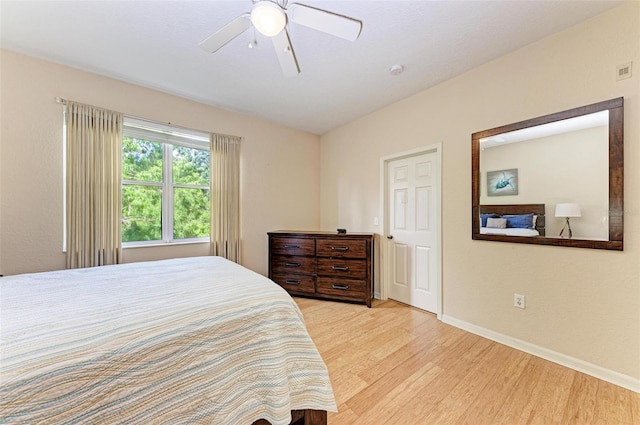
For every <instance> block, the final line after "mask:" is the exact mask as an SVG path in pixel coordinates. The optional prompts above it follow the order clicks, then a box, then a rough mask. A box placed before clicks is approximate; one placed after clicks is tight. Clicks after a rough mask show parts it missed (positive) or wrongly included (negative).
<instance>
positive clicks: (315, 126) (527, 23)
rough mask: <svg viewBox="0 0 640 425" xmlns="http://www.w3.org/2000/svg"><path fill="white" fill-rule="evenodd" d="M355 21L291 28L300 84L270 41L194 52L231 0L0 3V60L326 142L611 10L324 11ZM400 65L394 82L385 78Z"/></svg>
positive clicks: (462, 4)
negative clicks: (338, 26) (9, 58)
mask: <svg viewBox="0 0 640 425" xmlns="http://www.w3.org/2000/svg"><path fill="white" fill-rule="evenodd" d="M299 2H300V3H302V4H306V5H309V6H313V7H317V8H321V9H326V10H330V11H333V12H336V13H339V14H341V15H346V16H350V17H353V18H356V19H359V20H361V21H362V22H363V29H362V33H361V35H360V38H359V39H358V40H357V41H355V42H349V41H345V40H342V39H339V38H335V37H332V36H330V35H326V34H324V33H320V32H318V31H314V30H312V29H309V28H306V27H301V26H297V25H296V24H289V33H290V37H291V42H292V44H293V48H294V50H295V52H296V55H297V58H298V62H299V64H300V69H301V73H300V75H299V76H297V77H295V78H285V77H284V76H282V72H281V70H280V67H279V64H278V61H277V58H276V56H275V53H274V51H273V46H272V44H271V42H270V40H268V39H265V38H263V37H262V36H260V35H259V37H258V46H257V48H254V49H249V48H248V47H247V46H248V43H249V34H248V33H246V34H243V35H241V36H239V37H238V38H236V39H235V40H234V41H232V42H231V43H229V44H227V45H226V46H224V47H223V48H222V49H221V50H219V51H218V52H216V53H214V54H209V53H206V52H204V51H203V50H201V49H200V48H199V47H198V43H200V42H201V41H202V40H204V39H205V38H207V37H208V36H209V35H211V34H212V33H214V32H215V31H216V30H218V29H219V28H221V27H222V26H224V25H225V24H226V23H228V22H229V21H231V20H232V19H234V18H235V17H237V16H239V15H240V14H242V13H244V12H248V11H249V10H250V9H251V6H252V1H251V0H234V1H215V0H214V1H77V0H76V1H4V0H2V1H1V2H0V19H1V21H0V24H1V26H0V36H1V47H2V48H3V49H7V50H12V51H16V52H20V53H24V54H27V55H31V56H36V57H40V58H44V59H47V60H51V61H54V62H59V63H63V64H66V65H68V66H71V67H75V68H79V69H82V70H86V71H90V72H94V73H98V74H101V75H105V76H109V77H112V78H115V79H118V80H123V81H127V82H131V83H134V84H138V85H141V86H145V87H149V88H153V89H157V90H161V91H164V92H167V93H171V94H175V95H178V96H181V97H185V98H188V99H193V100H196V101H199V102H203V103H206V104H210V105H215V106H218V107H221V108H224V109H228V110H232V111H238V112H242V113H246V114H248V115H253V116H256V117H261V118H264V119H267V120H269V121H272V122H275V123H279V124H283V125H286V126H289V127H292V128H297V129H301V130H305V131H308V132H311V133H315V134H323V133H325V132H327V131H329V130H331V129H333V128H336V127H338V126H340V125H342V124H345V123H348V122H350V121H353V120H354V119H357V118H359V117H361V116H364V115H366V114H368V113H370V112H373V111H375V110H378V109H380V108H383V107H385V106H387V105H389V104H391V103H394V102H396V101H398V100H400V99H403V98H406V97H408V96H410V95H412V94H414V93H417V92H420V91H422V90H424V89H427V88H429V87H432V86H434V85H436V84H438V83H440V82H443V81H445V80H447V79H450V78H452V77H455V76H457V75H460V74H462V73H464V72H466V71H468V70H470V69H472V68H474V67H477V66H479V65H481V64H483V63H485V62H488V61H490V60H492V59H495V58H497V57H500V56H502V55H504V54H506V53H508V52H510V51H513V50H516V49H518V48H520V47H522V46H525V45H527V44H530V43H532V42H534V41H536V40H539V39H541V38H543V37H545V36H547V35H550V34H553V33H555V32H558V31H561V30H563V29H565V28H568V27H570V26H573V25H575V24H577V23H579V22H581V21H583V20H586V19H588V18H590V17H592V16H595V15H597V14H599V13H601V12H603V11H605V10H607V9H610V8H612V7H615V6H617V5H619V4H620V3H621V2H619V1H580V0H565V1H540V0H537V1H520V0H517V1H403V0H394V1H365V0H360V1H325V0H300V1H299ZM396 63H399V64H402V65H404V66H405V72H404V73H403V74H401V75H399V76H391V75H390V73H389V68H390V67H391V66H392V65H394V64H396Z"/></svg>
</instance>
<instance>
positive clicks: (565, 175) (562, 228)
mask: <svg viewBox="0 0 640 425" xmlns="http://www.w3.org/2000/svg"><path fill="white" fill-rule="evenodd" d="M472 196H473V199H472V201H473V202H472V238H473V239H478V240H490V241H499V242H515V243H530V244H541V245H557V246H570V247H578V248H597V249H612V250H622V248H623V244H622V236H623V220H622V218H623V214H622V212H623V99H622V98H617V99H612V100H608V101H604V102H600V103H596V104H593V105H588V106H583V107H579V108H574V109H571V110H568V111H563V112H558V113H555V114H551V115H545V116H542V117H538V118H534V119H530V120H527V121H522V122H519V123H515V124H509V125H505V126H501V127H497V128H494V129H490V130H485V131H481V132H477V133H474V134H473V135H472Z"/></svg>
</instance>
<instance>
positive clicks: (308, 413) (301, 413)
mask: <svg viewBox="0 0 640 425" xmlns="http://www.w3.org/2000/svg"><path fill="white" fill-rule="evenodd" d="M252 425H271V424H270V423H269V421H267V420H264V419H260V420H257V421H255V422H254V423H253V424H252ZM290 425H327V412H326V411H324V410H311V409H307V410H292V411H291V424H290Z"/></svg>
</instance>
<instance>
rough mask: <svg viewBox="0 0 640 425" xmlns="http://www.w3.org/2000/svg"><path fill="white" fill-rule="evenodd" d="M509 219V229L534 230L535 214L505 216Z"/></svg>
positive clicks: (504, 216)
mask: <svg viewBox="0 0 640 425" xmlns="http://www.w3.org/2000/svg"><path fill="white" fill-rule="evenodd" d="M502 218H505V219H507V227H513V228H517V229H533V214H520V215H503V216H502Z"/></svg>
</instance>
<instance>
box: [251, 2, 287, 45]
mask: <svg viewBox="0 0 640 425" xmlns="http://www.w3.org/2000/svg"><path fill="white" fill-rule="evenodd" d="M251 23H252V24H253V26H254V27H255V28H256V29H257V30H258V31H260V33H261V34H264V35H266V36H267V37H273V36H275V35H277V34H279V33H280V31H282V30H283V28H284V27H285V25H286V24H287V16H286V15H285V13H284V10H283V9H282V8H281V7H280V6H279V5H277V4H276V3H273V2H271V1H269V0H262V1H259V2H257V3H256V4H255V5H253V9H251Z"/></svg>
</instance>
